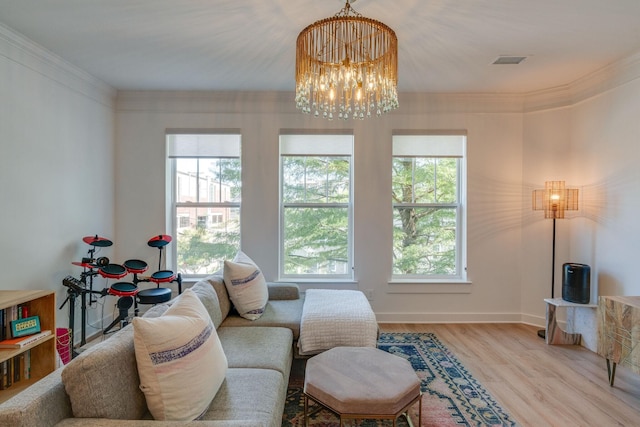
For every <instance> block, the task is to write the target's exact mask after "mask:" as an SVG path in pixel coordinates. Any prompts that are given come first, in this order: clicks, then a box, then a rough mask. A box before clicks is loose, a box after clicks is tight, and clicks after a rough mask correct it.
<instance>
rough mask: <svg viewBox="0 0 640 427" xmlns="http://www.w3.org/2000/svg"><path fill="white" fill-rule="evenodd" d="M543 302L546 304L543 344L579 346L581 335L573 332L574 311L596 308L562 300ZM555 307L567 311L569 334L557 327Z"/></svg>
mask: <svg viewBox="0 0 640 427" xmlns="http://www.w3.org/2000/svg"><path fill="white" fill-rule="evenodd" d="M544 302H546V303H547V310H546V311H547V312H546V321H547V324H546V328H545V342H546V343H547V344H574V345H579V344H580V339H581V338H582V335H581V334H578V333H575V332H574V331H575V327H574V316H575V311H576V309H582V308H588V309H595V308H596V307H598V306H597V305H595V304H577V303H574V302H569V301H565V300H563V299H562V298H545V300H544ZM557 307H564V308H566V309H567V311H569V313H568V316H567V329H568V330H569V331H571V332H567V331H563V330H562V328H560V325H558V319H557V317H556V308H557Z"/></svg>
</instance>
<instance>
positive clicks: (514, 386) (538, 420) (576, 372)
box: [380, 323, 640, 427]
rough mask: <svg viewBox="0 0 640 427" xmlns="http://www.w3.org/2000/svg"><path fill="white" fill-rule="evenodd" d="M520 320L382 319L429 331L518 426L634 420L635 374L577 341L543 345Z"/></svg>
mask: <svg viewBox="0 0 640 427" xmlns="http://www.w3.org/2000/svg"><path fill="white" fill-rule="evenodd" d="M538 329H539V328H536V327H533V326H527V325H521V324H389V323H385V324H381V325H380V330H381V332H432V333H434V334H436V336H437V337H438V339H439V340H440V341H441V342H442V343H443V344H445V345H446V346H447V348H449V349H450V350H451V351H452V352H453V353H454V354H455V355H456V357H457V358H458V359H459V360H460V361H461V362H462V363H463V364H464V366H465V367H466V368H467V369H468V370H469V372H471V374H472V375H473V376H474V377H475V378H476V379H477V380H478V381H479V382H480V383H481V384H482V385H483V386H484V387H485V388H486V389H487V391H489V392H490V393H491V394H492V395H493V397H494V398H495V399H496V400H497V401H498V402H499V403H500V404H501V405H502V407H503V408H504V409H505V410H506V411H508V412H509V413H510V414H511V415H512V416H513V417H514V418H515V419H516V421H517V422H518V423H519V425H521V426H535V427H543V426H562V427H569V426H598V427H609V426H629V427H630V426H640V375H637V374H634V373H633V372H631V371H630V370H628V369H625V368H622V367H618V369H617V372H616V378H615V385H614V387H610V386H609V382H608V379H607V367H606V362H605V359H604V358H602V357H600V356H598V355H597V354H596V353H593V352H591V351H590V350H587V349H585V348H584V347H580V346H559V345H553V346H552V345H546V344H545V342H544V340H543V339H541V338H539V337H538V335H537V330H538Z"/></svg>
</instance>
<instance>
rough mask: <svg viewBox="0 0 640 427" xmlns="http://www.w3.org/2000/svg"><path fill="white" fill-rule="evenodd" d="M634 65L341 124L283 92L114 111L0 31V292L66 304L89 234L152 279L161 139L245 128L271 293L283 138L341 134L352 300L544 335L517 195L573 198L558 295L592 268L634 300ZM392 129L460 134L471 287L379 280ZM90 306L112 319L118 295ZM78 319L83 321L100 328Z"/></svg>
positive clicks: (125, 100) (536, 257) (598, 279)
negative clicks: (364, 296) (186, 131)
mask: <svg viewBox="0 0 640 427" xmlns="http://www.w3.org/2000/svg"><path fill="white" fill-rule="evenodd" d="M638 62H639V61H638V56H634V57H630V59H628V60H625V61H622V63H621V64H614V65H612V66H611V67H609V68H607V69H605V70H602V71H601V72H598V73H595V77H594V76H589V77H588V78H585V79H582V80H581V81H578V82H575V83H573V84H571V85H568V86H567V87H563V88H555V89H551V90H549V91H542V92H541V93H535V94H527V95H525V96H519V95H499V94H487V95H469V94H467V95H455V94H447V95H433V94H430V95H420V94H414V95H408V94H401V98H400V102H401V107H400V110H398V111H397V112H393V113H391V114H389V115H387V116H385V117H382V118H380V119H374V120H368V121H365V122H347V123H342V122H337V121H336V122H326V121H323V120H318V119H314V118H313V117H309V116H304V115H302V114H300V113H299V112H297V111H296V110H295V109H294V108H293V105H292V104H293V95H292V94H290V93H279V94H273V93H206V92H189V93H183V92H178V93H172V92H153V93H150V92H120V93H118V99H117V101H116V100H115V99H114V98H115V96H114V95H115V91H114V90H113V89H111V88H109V87H107V86H106V85H104V84H102V83H101V82H99V81H96V79H94V78H93V77H91V76H89V75H87V74H86V73H84V72H82V71H81V70H78V69H77V68H74V67H73V66H72V65H70V64H67V63H65V62H64V61H62V60H61V59H60V58H57V57H55V56H54V55H52V54H51V53H49V52H47V51H46V50H44V49H42V48H41V47H39V46H37V45H35V44H33V43H31V42H30V41H28V40H25V39H24V38H22V37H21V36H19V35H17V34H15V33H14V32H12V31H11V30H9V29H7V28H6V27H3V26H1V25H0V99H2V101H3V102H2V103H1V104H0V141H2V142H0V147H1V149H2V160H3V163H2V164H3V166H2V168H0V196H1V197H2V200H3V204H2V206H3V208H4V209H2V211H1V212H0V224H2V225H1V226H0V268H1V269H2V270H1V271H2V274H3V279H4V280H3V281H2V282H1V284H0V289H16V288H17V289H20V288H24V289H30V288H45V289H54V290H56V291H57V297H58V304H61V303H62V301H63V300H64V298H65V297H66V288H64V287H63V286H62V285H61V280H62V278H64V277H65V276H66V275H67V274H72V275H75V276H79V273H80V272H79V271H78V269H79V268H78V267H75V266H72V265H71V262H72V261H77V260H79V259H80V258H81V257H82V256H84V255H86V253H87V250H88V249H89V247H88V245H86V244H84V243H83V242H82V241H81V239H82V237H83V236H86V235H92V234H99V235H102V236H105V237H108V238H111V239H112V240H113V241H114V246H113V247H111V248H106V249H103V252H102V253H101V254H100V255H106V256H108V257H109V258H111V259H112V261H113V262H116V263H123V262H124V261H125V260H127V259H132V258H139V259H143V260H146V261H147V262H148V263H149V264H150V265H151V266H154V265H155V263H156V262H157V250H156V249H153V248H149V247H148V245H147V244H146V242H147V241H148V239H149V238H150V237H151V236H153V235H155V234H159V233H164V232H166V231H167V229H166V226H165V224H166V213H165V165H166V161H165V139H164V134H165V129H167V128H209V129H215V128H238V129H240V130H241V132H242V136H243V153H244V154H245V158H244V164H243V181H244V190H245V192H244V195H243V196H244V197H243V210H242V215H243V217H242V221H243V222H242V224H243V237H242V238H243V240H242V245H243V249H245V250H246V251H247V252H248V253H249V254H250V256H251V257H253V258H254V259H255V260H256V261H257V262H258V264H259V265H260V266H261V267H262V269H263V270H264V272H265V275H266V276H267V278H268V279H269V280H274V279H276V274H277V251H276V248H277V241H278V231H277V229H278V204H277V194H278V170H277V165H278V152H277V146H278V133H279V129H281V128H295V129H319V128H320V129H321V128H342V127H352V128H353V129H354V134H355V137H356V142H355V151H356V155H355V202H356V210H355V239H356V240H355V245H356V258H355V264H356V276H357V279H358V282H357V284H348V285H347V286H351V287H357V288H359V289H363V290H371V291H372V292H373V301H372V304H373V307H374V310H375V311H376V314H377V315H378V319H379V320H381V321H405V322H411V321H425V322H448V321H525V322H530V323H536V324H539V325H542V324H543V320H544V304H543V303H542V299H543V298H545V297H547V296H548V292H549V287H550V283H549V280H550V277H549V276H550V264H551V259H550V257H551V222H550V221H546V220H544V218H543V217H542V213H541V212H532V211H531V199H530V198H531V191H532V190H533V189H535V188H540V187H541V186H543V185H544V181H546V180H550V179H564V180H565V181H567V183H568V184H569V185H573V186H578V187H579V188H580V190H581V198H582V208H581V210H580V211H579V212H578V213H577V214H575V215H572V216H570V218H568V219H567V220H562V221H559V222H558V247H557V249H558V254H557V260H556V279H557V282H556V295H558V293H559V292H560V287H559V283H560V282H559V277H560V266H561V264H562V263H563V262H566V261H572V262H583V263H586V264H589V265H591V266H592V274H593V276H592V283H593V285H594V288H595V289H597V290H599V294H601V295H604V294H623V295H632V294H638V293H639V291H640V285H639V284H638V283H637V280H636V277H637V271H636V268H635V261H636V257H637V254H638V249H637V248H636V246H637V245H634V244H635V242H636V241H637V240H638V239H637V238H638V234H639V233H640V225H638V221H637V220H636V217H637V212H638V211H639V208H640V195H639V194H638V190H637V188H638V184H639V183H640V168H638V167H637V166H636V163H637V159H638V150H640V148H639V147H640V145H639V144H638V141H637V139H638V135H640V132H639V130H640V129H638V127H639V126H640V125H639V122H638V120H637V117H639V113H640V111H639V110H640V102H639V101H637V100H638V99H639V98H640V97H639V96H638V94H639V92H640V79H639V76H640V66H639V65H638ZM393 129H422V130H429V129H460V130H466V131H467V132H468V136H469V138H468V158H469V170H468V190H469V191H468V194H469V203H468V224H467V225H468V263H467V265H468V274H469V279H470V281H471V284H470V285H450V284H449V285H446V284H440V285H417V284H397V283H395V284H390V283H389V278H390V268H391V267H390V265H391V263H390V256H391V255H390V252H391V249H390V242H391V227H390V221H391V209H390V207H389V203H388V199H387V195H388V194H389V191H390V188H389V186H390V156H391V138H390V137H391V133H392V130H393ZM567 158H570V160H566V159H567ZM96 287H98V288H100V287H102V282H100V283H99V284H98V285H97V286H96ZM598 288H599V289H598ZM103 302H104V303H105V305H104V307H105V316H109V315H110V314H111V313H110V312H111V311H112V308H113V307H112V306H113V302H114V298H113V297H108V298H105V299H103ZM66 315H67V309H66V308H65V309H63V310H61V311H60V312H59V313H58V324H59V325H60V326H66ZM90 316H91V317H90V323H94V324H95V323H96V319H97V318H98V317H99V316H102V313H101V312H100V311H99V308H98V309H94V310H93V311H92V312H90ZM90 332H91V330H90Z"/></svg>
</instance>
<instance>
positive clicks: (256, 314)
mask: <svg viewBox="0 0 640 427" xmlns="http://www.w3.org/2000/svg"><path fill="white" fill-rule="evenodd" d="M236 260H242V261H240V262H234V261H236ZM234 261H225V262H224V284H225V286H226V287H227V292H228V293H229V299H231V301H232V302H233V305H234V306H235V307H236V310H237V311H238V314H240V316H242V317H244V318H245V319H249V320H256V319H258V318H260V316H262V314H263V313H264V309H265V307H266V306H267V301H268V300H269V290H268V289H267V281H266V280H265V278H264V275H263V274H262V272H261V271H260V269H259V268H258V266H257V265H256V264H255V263H254V262H253V261H252V260H251V258H249V257H248V256H247V255H245V254H244V253H243V252H238V254H237V255H236V258H235V259H234Z"/></svg>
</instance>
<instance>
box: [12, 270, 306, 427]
mask: <svg viewBox="0 0 640 427" xmlns="http://www.w3.org/2000/svg"><path fill="white" fill-rule="evenodd" d="M268 288H269V302H268V304H267V307H266V310H265V312H264V314H263V315H262V317H260V318H259V319H258V320H254V321H250V320H247V319H243V318H241V317H239V316H237V315H236V314H234V311H233V308H232V307H231V303H230V300H229V297H228V294H227V291H226V289H225V286H224V282H223V278H222V276H221V275H219V276H218V275H214V276H211V277H209V278H207V280H202V281H200V282H198V283H196V284H195V285H194V286H193V287H191V289H193V290H194V292H195V293H196V294H197V295H198V297H199V299H200V301H201V302H202V303H203V304H204V306H205V307H206V309H207V311H208V313H209V315H210V316H211V319H212V321H213V324H214V326H215V327H216V330H217V334H218V337H219V339H220V342H221V343H222V347H223V349H224V354H225V356H226V357H227V361H228V366H229V368H228V370H227V372H226V376H225V380H224V382H223V383H222V386H221V387H220V389H219V390H218V392H217V394H216V395H215V398H214V399H213V401H212V402H211V405H210V406H209V409H208V410H207V411H206V413H205V414H204V416H203V417H202V419H201V420H198V421H188V422H180V421H156V420H153V419H152V417H151V415H150V413H149V411H148V409H147V407H146V402H145V396H144V394H143V393H142V391H141V390H140V388H139V384H140V380H139V377H138V371H137V366H136V358H135V352H134V344H133V327H132V325H128V326H126V327H125V328H123V329H122V330H120V331H118V332H116V333H114V334H113V335H112V336H110V337H109V338H108V339H107V340H104V341H102V342H100V343H99V344H97V345H95V346H93V347H91V348H89V349H88V350H86V351H84V352H82V353H81V354H80V355H79V356H78V357H76V358H75V359H74V360H72V361H71V362H70V363H69V364H67V365H66V366H64V367H62V368H60V369H58V370H56V371H54V372H53V373H51V374H50V375H48V376H47V377H45V378H43V379H42V380H41V381H39V382H37V383H36V384H34V385H33V386H31V387H30V388H28V389H27V390H25V391H23V392H22V393H20V394H18V395H17V396H14V397H13V398H12V399H10V400H8V401H6V402H4V403H3V404H2V405H0V426H7V427H14V426H15V427H45V426H58V427H71V426H78V427H80V426H82V427H87V426H89V427H92V426H93V427H100V426H105V427H106V426H110V427H116V426H117V427H126V426H136V427H147V426H154V427H160V426H167V427H170V426H211V427H258V426H260V427H279V426H280V425H281V422H282V413H283V410H284V404H285V398H286V392H287V384H288V380H289V373H290V370H291V364H292V360H293V357H294V353H295V348H296V345H295V343H296V341H297V339H298V337H299V334H300V318H301V315H302V307H303V298H302V296H301V294H300V292H299V290H298V287H297V286H296V285H294V284H273V283H269V284H268ZM172 302H173V301H172ZM172 302H169V303H167V304H162V305H158V306H155V307H152V308H151V309H150V310H148V311H147V313H145V315H144V316H145V317H153V316H160V315H162V313H163V312H164V311H165V310H167V308H168V307H169V305H170V304H171V303H172ZM184 393H186V394H188V393H190V390H188V389H186V390H184Z"/></svg>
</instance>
